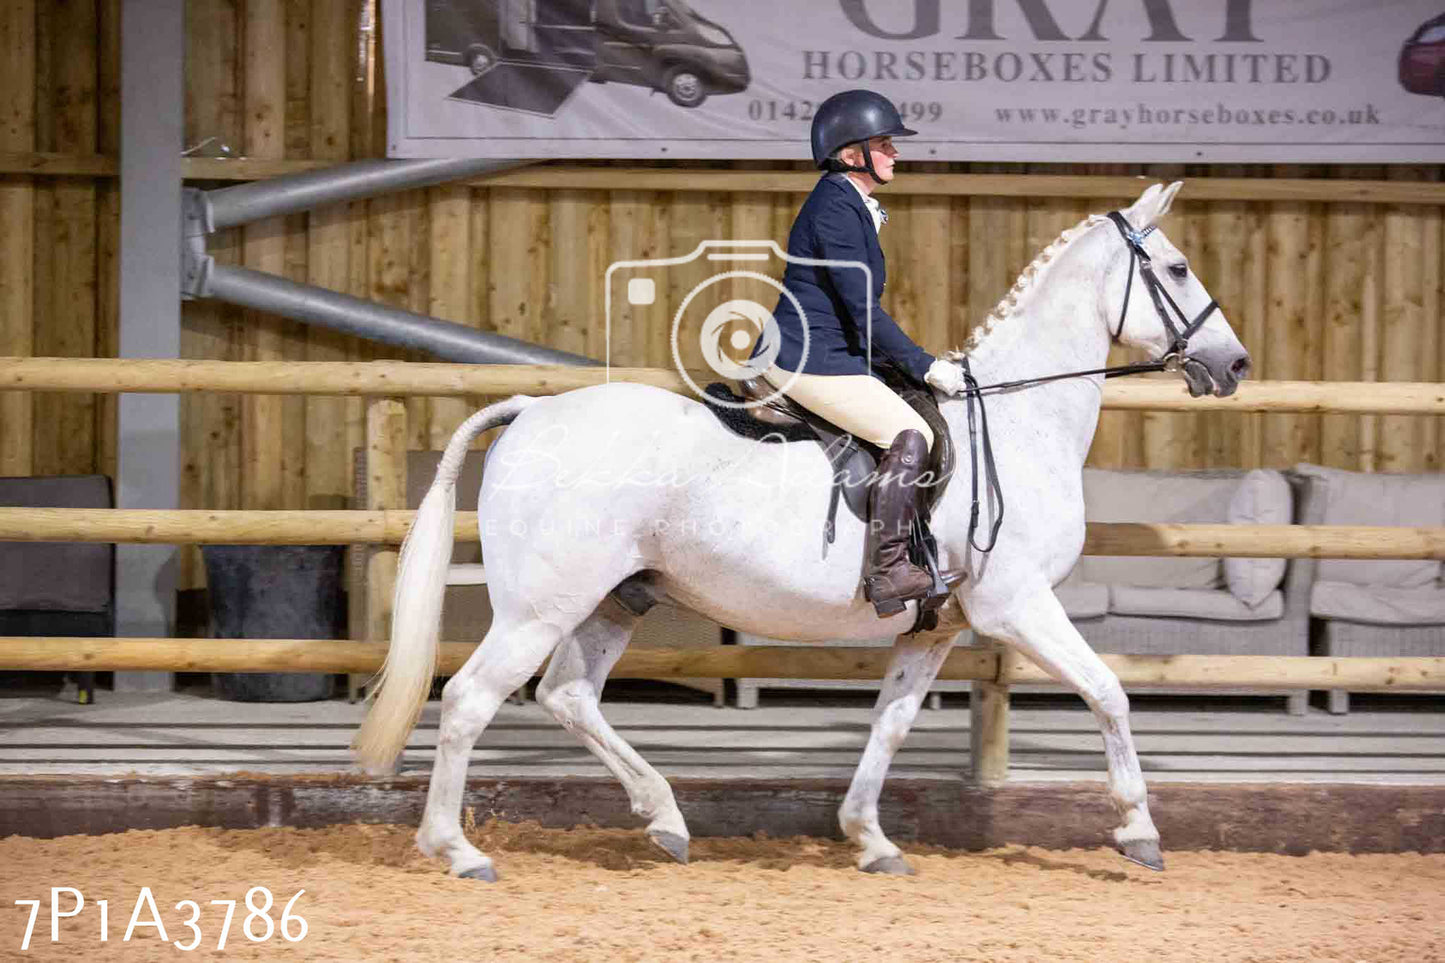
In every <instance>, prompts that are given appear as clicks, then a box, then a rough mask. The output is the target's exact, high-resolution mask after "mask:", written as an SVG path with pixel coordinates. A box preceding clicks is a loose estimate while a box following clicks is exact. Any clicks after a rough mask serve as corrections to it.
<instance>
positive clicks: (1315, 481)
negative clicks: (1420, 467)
mask: <svg viewBox="0 0 1445 963" xmlns="http://www.w3.org/2000/svg"><path fill="white" fill-rule="evenodd" d="M1295 472H1296V474H1298V475H1299V476H1300V477H1301V478H1304V479H1306V480H1307V482H1308V483H1309V484H1310V486H1311V494H1310V501H1311V504H1312V505H1319V506H1321V507H1320V509H1319V512H1320V514H1319V520H1320V524H1322V525H1418V526H1441V525H1445V477H1442V476H1441V475H1433V474H1432V475H1395V474H1385V473H1373V474H1371V473H1365V472H1355V471H1343V470H1341V469H1338V468H1325V467H1322V466H1320V465H1296V466H1295ZM1317 577H1318V579H1319V580H1320V581H1322V582H1350V583H1353V584H1355V585H1381V586H1391V587H1394V588H1419V587H1424V586H1428V585H1431V584H1433V583H1435V582H1436V581H1437V579H1439V577H1440V562H1439V561H1436V560H1434V559H1398V560H1395V559H1392V560H1388V561H1377V560H1365V559H1345V558H1326V559H1321V560H1320V562H1319V570H1318V576H1317Z"/></svg>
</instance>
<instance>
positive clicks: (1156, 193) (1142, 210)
mask: <svg viewBox="0 0 1445 963" xmlns="http://www.w3.org/2000/svg"><path fill="white" fill-rule="evenodd" d="M1183 186H1184V182H1183V181H1175V182H1174V183H1172V184H1170V185H1169V186H1168V187H1165V186H1164V185H1162V184H1150V185H1149V186H1148V187H1147V188H1145V189H1144V193H1142V194H1140V195H1139V199H1138V200H1137V201H1135V202H1134V203H1133V204H1132V205H1131V206H1130V207H1129V210H1128V213H1127V215H1126V216H1127V217H1128V219H1129V223H1130V224H1132V225H1134V229H1135V230H1137V231H1142V230H1145V229H1147V228H1150V227H1153V226H1154V225H1155V224H1157V223H1158V222H1159V221H1160V220H1161V219H1162V218H1163V217H1164V215H1165V214H1167V213H1169V205H1170V204H1172V203H1173V202H1174V195H1175V194H1178V193H1179V188H1181V187H1183Z"/></svg>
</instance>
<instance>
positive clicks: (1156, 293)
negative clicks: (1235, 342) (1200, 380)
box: [1106, 211, 1219, 376]
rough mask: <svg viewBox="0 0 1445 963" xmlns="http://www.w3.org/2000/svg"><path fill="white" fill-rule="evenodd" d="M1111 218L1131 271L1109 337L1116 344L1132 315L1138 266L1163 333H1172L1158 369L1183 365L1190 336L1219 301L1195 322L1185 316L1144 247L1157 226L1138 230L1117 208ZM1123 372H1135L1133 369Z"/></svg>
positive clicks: (1212, 311)
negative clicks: (1125, 323)
mask: <svg viewBox="0 0 1445 963" xmlns="http://www.w3.org/2000/svg"><path fill="white" fill-rule="evenodd" d="M1109 220H1111V221H1113V222H1114V226H1115V227H1117V228H1118V229H1119V235H1120V236H1121V237H1122V238H1123V239H1124V243H1125V244H1126V245H1127V246H1128V248H1129V273H1128V275H1127V278H1128V280H1127V281H1125V283H1124V304H1123V306H1122V307H1121V308H1120V309H1119V323H1118V325H1116V326H1115V328H1114V330H1113V331H1112V332H1111V333H1110V337H1111V338H1113V340H1114V342H1115V343H1116V344H1117V343H1118V341H1119V337H1120V336H1121V335H1122V334H1123V333H1124V321H1125V319H1127V318H1128V317H1129V294H1130V292H1131V291H1133V289H1134V268H1135V266H1136V265H1137V267H1138V269H1139V278H1140V280H1142V281H1143V282H1144V289H1145V290H1146V291H1148V292H1149V300H1151V301H1153V302H1154V312H1155V313H1156V314H1158V315H1159V320H1160V321H1162V322H1163V323H1164V333H1165V334H1167V335H1168V336H1169V347H1168V349H1166V350H1165V352H1164V355H1163V356H1162V357H1161V358H1159V363H1160V368H1159V369H1156V370H1164V369H1166V368H1168V367H1169V362H1171V361H1173V362H1174V363H1177V364H1183V363H1184V360H1185V358H1184V352H1185V350H1186V349H1188V347H1189V339H1190V338H1191V337H1193V335H1194V333H1195V332H1196V331H1198V330H1199V329H1200V327H1202V326H1203V324H1204V322H1205V321H1207V320H1208V319H1209V316H1210V315H1211V314H1213V313H1214V312H1215V311H1216V310H1217V309H1218V308H1219V302H1218V301H1216V300H1213V299H1211V300H1210V302H1209V303H1208V304H1206V305H1205V306H1204V307H1203V308H1202V309H1201V310H1200V312H1199V313H1198V314H1197V315H1195V317H1194V320H1193V321H1190V320H1188V319H1186V318H1185V316H1184V311H1183V310H1182V309H1181V308H1180V307H1179V305H1178V303H1176V302H1175V300H1174V297H1173V295H1171V294H1170V293H1169V292H1168V291H1167V290H1166V289H1165V288H1164V285H1163V283H1162V282H1161V281H1160V280H1159V278H1158V276H1157V275H1155V273H1154V262H1153V261H1151V260H1150V259H1149V252H1148V251H1145V250H1144V239H1145V238H1146V237H1148V236H1149V235H1150V234H1153V233H1154V230H1155V228H1154V226H1153V225H1151V226H1149V227H1146V228H1145V229H1144V230H1142V231H1136V230H1134V228H1133V227H1132V226H1131V225H1130V224H1129V222H1128V220H1126V219H1125V217H1124V215H1123V214H1120V213H1119V212H1118V211H1110V212H1109ZM1166 304H1167V305H1168V306H1169V307H1168V310H1166V309H1165V305H1166ZM1171 310H1172V311H1173V312H1174V316H1173V317H1170V315H1169V312H1170V311H1171ZM1176 319H1177V320H1178V322H1179V324H1178V325H1176V324H1175V320H1176ZM1180 325H1182V327H1180ZM1124 373H1127V374H1133V372H1132V371H1129V372H1124ZM1106 376H1107V375H1106Z"/></svg>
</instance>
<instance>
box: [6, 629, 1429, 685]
mask: <svg viewBox="0 0 1445 963" xmlns="http://www.w3.org/2000/svg"><path fill="white" fill-rule="evenodd" d="M386 648H387V644H386V643H385V642H351V641H334V640H312V639H155V638H153V639H134V638H133V639H96V638H48V639H37V638H0V669H33V670H50V671H77V670H81V671H104V670H111V669H117V670H126V669H147V670H156V669H159V670H168V671H175V672H355V673H364V672H375V671H376V670H377V669H379V668H381V663H382V660H383V659H384V658H385V657H386ZM475 648H476V646H475V644H473V643H468V642H443V643H441V652H440V656H439V658H438V663H437V673H438V675H444V676H445V675H453V674H455V673H456V672H457V671H458V670H459V669H461V667H462V664H463V663H464V662H466V660H467V657H468V656H469V655H471V653H472V651H473V650H474V649H475ZM891 652H892V650H891V649H889V648H887V647H872V648H830V647H827V646H823V645H814V646H810V645H789V646H734V645H727V646H714V647H712V648H701V649H667V648H656V649H630V650H628V651H627V652H626V653H624V654H623V656H622V658H621V660H620V661H619V662H618V663H617V667H616V668H615V669H613V671H612V677H613V678H647V679H668V678H689V677H691V678H714V679H720V678H770V679H855V680H867V681H874V680H877V679H879V678H881V677H882V675H883V673H884V672H885V671H887V667H888V659H889V657H890V654H891ZM1100 657H1101V658H1102V659H1103V660H1104V661H1105V662H1106V663H1107V664H1108V665H1109V667H1110V668H1111V669H1113V670H1114V672H1115V673H1116V674H1117V675H1118V676H1119V680H1120V681H1121V682H1122V683H1124V685H1126V686H1130V687H1134V688H1137V687H1148V686H1167V687H1170V688H1175V687H1185V688H1200V689H1210V688H1235V687H1238V686H1260V687H1267V688H1271V689H1281V688H1284V689H1323V688H1347V689H1351V690H1354V691H1363V690H1380V691H1428V690H1436V689H1445V658H1401V659H1372V658H1350V659H1335V658H1323V657H1310V656H1269V655H1229V656H1218V655H1214V656H1188V655H1184V656H1181V655H1167V656H1166V655H1102V656H1100ZM938 677H939V678H940V679H946V680H965V681H979V682H991V683H997V684H1004V685H1010V684H1036V683H1046V682H1049V681H1050V679H1049V677H1048V676H1047V675H1046V674H1045V673H1044V672H1043V670H1042V669H1040V668H1039V667H1038V666H1036V665H1034V664H1033V663H1032V662H1029V661H1027V660H1026V659H1024V658H1023V657H1022V656H1020V655H1019V654H1017V653H1016V652H1013V651H1011V650H1010V651H1002V652H1000V651H995V650H992V649H987V648H970V647H959V648H956V649H954V650H953V651H952V652H950V653H949V655H948V658H947V660H946V661H945V662H944V665H943V669H942V670H941V671H940V672H939V674H938Z"/></svg>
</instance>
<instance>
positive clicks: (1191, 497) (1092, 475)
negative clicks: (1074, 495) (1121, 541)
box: [1080, 468, 1239, 589]
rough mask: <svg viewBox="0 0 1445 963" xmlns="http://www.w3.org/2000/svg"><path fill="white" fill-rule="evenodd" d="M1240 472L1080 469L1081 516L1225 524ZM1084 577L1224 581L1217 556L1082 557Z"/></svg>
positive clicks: (1204, 585) (1126, 581) (1203, 585)
mask: <svg viewBox="0 0 1445 963" xmlns="http://www.w3.org/2000/svg"><path fill="white" fill-rule="evenodd" d="M1238 484H1239V475H1238V473H1227V474H1226V473H1219V474H1209V473H1188V474H1186V473H1180V472H1147V471H1111V470H1107V469H1101V468H1085V469H1084V514H1085V516H1086V517H1087V518H1088V519H1089V521H1091V522H1223V521H1224V520H1225V517H1226V515H1227V514H1228V511H1229V501H1230V498H1232V497H1233V495H1234V491H1235V488H1236V487H1237V486H1238ZM1080 575H1081V576H1082V577H1083V579H1084V580H1085V581H1088V582H1097V583H1100V584H1103V585H1137V586H1143V587H1150V588H1192V589H1213V588H1219V587H1220V586H1222V585H1223V584H1224V574H1223V570H1222V567H1221V566H1220V563H1219V559H1217V558H1174V557H1152V556H1149V557H1124V556H1120V557H1103V556H1092V555H1091V556H1085V557H1084V558H1083V560H1082V561H1081V562H1080Z"/></svg>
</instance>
